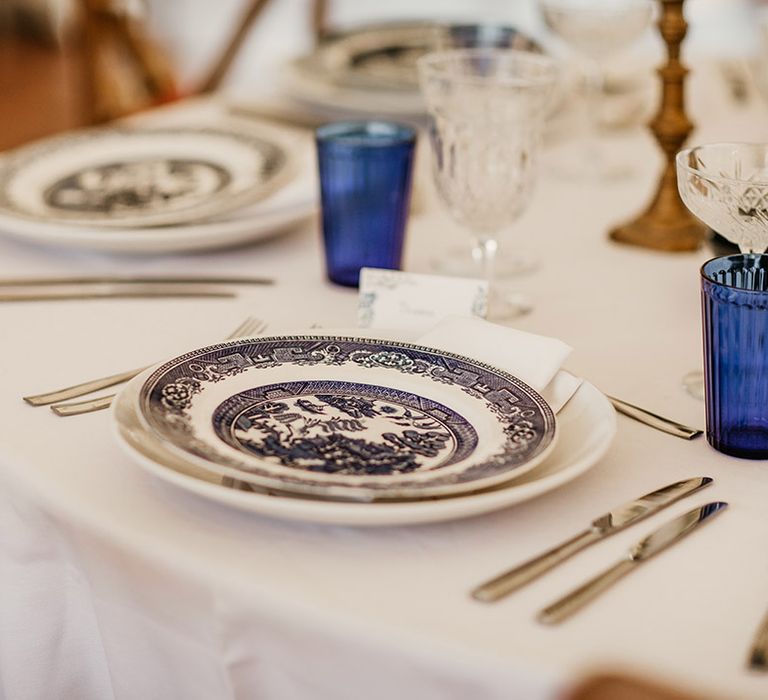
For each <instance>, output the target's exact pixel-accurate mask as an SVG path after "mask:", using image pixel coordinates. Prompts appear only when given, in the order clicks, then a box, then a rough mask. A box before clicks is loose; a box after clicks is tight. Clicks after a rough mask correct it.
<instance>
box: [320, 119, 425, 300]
mask: <svg viewBox="0 0 768 700" xmlns="http://www.w3.org/2000/svg"><path fill="white" fill-rule="evenodd" d="M315 137H316V141H317V160H318V165H319V168H320V198H321V202H322V209H323V239H324V241H325V260H326V269H327V271H328V277H329V278H330V279H331V281H333V282H336V283H337V284H343V285H345V286H348V287H357V286H358V284H359V281H360V268H361V267H380V268H387V269H391V270H398V269H400V263H401V259H402V253H403V239H404V236H405V224H406V220H407V218H408V205H409V202H410V196H411V174H412V170H413V151H414V146H415V143H416V132H415V131H414V130H413V129H412V128H410V127H408V126H403V125H401V124H395V123H392V122H384V121H359V122H336V123H333V124H326V125H325V126H321V127H320V128H319V129H318V130H317V131H316V133H315Z"/></svg>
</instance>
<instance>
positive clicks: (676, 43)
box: [610, 0, 706, 251]
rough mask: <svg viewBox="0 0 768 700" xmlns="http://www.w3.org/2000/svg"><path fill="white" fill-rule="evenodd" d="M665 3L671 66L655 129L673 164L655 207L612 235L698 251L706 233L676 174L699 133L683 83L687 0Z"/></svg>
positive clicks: (663, 25)
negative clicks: (690, 115) (683, 196)
mask: <svg viewBox="0 0 768 700" xmlns="http://www.w3.org/2000/svg"><path fill="white" fill-rule="evenodd" d="M660 1H661V8H662V13H661V19H660V20H659V31H660V33H661V36H662V38H663V39H664V43H665V44H666V47H667V63H666V65H664V66H663V67H662V68H660V69H659V71H658V72H659V75H660V76H661V79H662V93H661V106H660V107H659V111H658V113H657V114H656V116H655V117H654V119H653V121H652V122H651V124H650V127H651V131H653V135H654V136H655V137H656V140H657V141H658V143H659V145H660V146H661V148H662V150H663V151H664V154H665V156H666V159H667V163H666V166H665V168H664V172H663V174H662V176H661V179H660V180H659V185H658V188H657V190H656V195H655V196H654V198H653V200H652V201H651V204H650V206H649V207H648V208H647V209H646V210H645V211H644V212H643V213H642V214H640V216H638V217H637V218H636V219H633V220H632V221H630V222H628V223H626V224H622V225H621V226H618V227H617V228H615V229H614V230H613V231H611V234H610V235H611V238H612V239H613V240H615V241H620V242H622V243H630V244H632V245H637V246H643V247H645V248H654V249H656V250H666V251H686V250H696V249H697V248H698V247H699V246H700V245H701V243H702V241H703V239H704V232H705V230H706V229H705V227H704V225H703V224H702V223H701V222H700V221H699V220H698V219H696V218H695V217H694V216H693V215H692V214H691V213H690V212H689V211H688V209H687V208H686V207H685V205H684V204H683V202H682V200H681V199H680V195H679V194H678V191H677V173H676V171H675V155H676V154H677V152H678V151H679V150H680V148H681V147H682V145H683V143H685V140H686V139H687V138H688V134H690V133H691V131H692V130H693V124H692V123H691V121H690V119H688V117H687V116H686V114H685V107H684V104H683V83H684V80H685V76H686V74H687V73H688V69H687V68H686V67H685V66H683V64H682V63H681V62H680V44H681V43H682V41H683V38H684V37H685V33H686V30H687V28H688V25H687V23H686V21H685V19H684V17H683V4H684V2H685V0H660Z"/></svg>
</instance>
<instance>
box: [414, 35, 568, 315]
mask: <svg viewBox="0 0 768 700" xmlns="http://www.w3.org/2000/svg"><path fill="white" fill-rule="evenodd" d="M418 68H419V77H420V82H421V88H422V92H423V94H424V98H425V102H426V105H427V110H428V114H429V136H430V142H431V144H432V156H433V158H432V165H433V174H434V180H435V184H436V188H437V191H438V194H439V196H440V198H441V199H442V201H443V202H444V204H445V205H446V207H447V208H448V211H449V212H450V214H451V215H452V217H453V218H454V220H455V221H456V222H457V223H459V224H460V225H462V226H464V227H465V228H467V229H468V230H469V231H470V232H471V233H472V236H473V239H474V248H473V258H474V260H475V261H476V263H477V266H478V270H479V271H481V272H482V274H483V275H484V277H485V278H486V279H487V280H488V282H489V287H490V290H491V293H490V299H489V301H490V304H489V315H490V316H493V317H496V318H504V317H510V316H514V315H516V314H519V313H522V312H524V311H526V310H528V307H527V304H526V303H525V301H524V300H522V299H521V298H520V297H519V296H518V297H517V298H515V297H512V296H506V297H505V296H503V295H501V294H500V293H499V291H498V290H497V289H496V288H495V287H494V285H493V277H494V260H495V257H496V251H497V248H498V236H499V234H500V233H501V232H502V231H503V230H504V229H506V228H507V227H509V226H510V225H511V224H512V223H513V222H514V221H515V220H516V219H517V218H518V217H519V216H520V214H521V213H522V212H523V211H524V209H525V208H526V206H527V205H528V202H529V201H530V199H531V194H532V191H533V185H534V181H535V172H536V155H537V149H538V143H539V139H540V131H541V126H542V123H543V118H544V115H545V114H546V112H547V109H548V107H549V104H550V101H551V99H552V94H553V91H554V86H555V82H556V79H557V74H558V71H557V67H556V64H555V62H554V61H552V59H550V58H546V57H544V56H537V55H534V54H532V53H528V52H522V51H514V50H509V49H453V50H448V51H440V52H435V53H431V54H427V55H426V56H423V57H422V58H420V59H419V62H418Z"/></svg>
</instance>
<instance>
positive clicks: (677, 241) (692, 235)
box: [610, 171, 707, 253]
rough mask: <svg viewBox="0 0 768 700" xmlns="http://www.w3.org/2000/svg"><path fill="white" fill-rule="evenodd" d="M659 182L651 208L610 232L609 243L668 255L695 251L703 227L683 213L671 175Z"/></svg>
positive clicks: (701, 237)
mask: <svg viewBox="0 0 768 700" xmlns="http://www.w3.org/2000/svg"><path fill="white" fill-rule="evenodd" d="M669 177H670V174H669V173H665V177H664V178H662V182H661V183H660V186H659V190H658V192H657V193H656V196H655V197H654V198H653V201H652V202H651V205H650V206H649V207H648V209H646V210H645V211H644V212H643V213H642V214H640V215H639V216H638V217H637V218H635V219H633V220H632V221H629V222H627V223H626V224H621V225H620V226H617V227H616V228H614V229H613V230H612V231H611V232H610V237H611V239H612V240H614V241H617V242H619V243H627V244H629V245H637V246H642V247H643V248H651V249H653V250H663V251H665V252H670V253H678V252H685V251H692V250H697V249H698V248H699V246H701V244H702V242H703V240H704V235H705V233H706V230H707V228H706V226H704V224H702V223H701V222H700V221H699V220H698V219H696V218H695V217H694V216H693V215H692V214H691V213H690V212H689V211H688V209H686V207H685V205H684V204H683V202H682V201H681V199H680V196H679V195H678V193H677V181H676V179H675V173H674V171H672V172H671V178H672V181H671V182H668V179H669Z"/></svg>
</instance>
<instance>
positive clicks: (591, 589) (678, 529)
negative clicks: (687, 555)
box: [537, 501, 728, 625]
mask: <svg viewBox="0 0 768 700" xmlns="http://www.w3.org/2000/svg"><path fill="white" fill-rule="evenodd" d="M727 507H728V504H727V503H724V502H722V501H715V502H713V503H707V504H706V505H703V506H700V507H699V508H694V509H693V510H689V511H688V512H687V513H684V514H683V515H680V516H678V517H677V518H675V519H674V520H670V521H669V522H668V523H667V524H666V525H662V526H661V527H660V528H659V529H658V530H654V531H653V532H652V533H651V534H650V535H648V536H647V537H644V538H643V539H642V540H640V541H639V542H638V543H637V544H636V545H635V546H634V547H632V548H631V549H630V550H629V552H627V556H626V557H625V558H624V559H620V560H619V561H618V562H617V563H616V564H614V565H613V566H612V567H611V568H610V569H606V570H605V571H603V572H602V573H601V574H598V575H597V576H595V577H594V578H593V579H590V580H589V581H587V582H586V583H585V584H583V585H582V586H579V587H578V588H577V589H576V590H574V591H571V592H570V593H568V594H567V595H566V596H564V597H563V598H561V599H560V600H558V601H556V602H554V603H552V605H548V606H547V607H546V608H544V609H543V610H542V611H541V612H540V613H539V615H538V618H537V619H538V620H539V622H543V623H544V624H546V625H554V624H557V623H558V622H562V621H563V620H565V619H566V618H568V617H570V616H571V615H573V613H575V612H576V611H577V610H580V609H581V608H582V607H584V606H585V605H586V604H587V603H588V602H589V601H591V600H592V599H594V598H595V597H596V596H597V595H599V594H600V593H601V592H602V591H604V590H605V589H606V588H609V587H610V586H612V585H613V584H614V583H616V581H618V580H619V579H620V578H622V577H624V576H626V575H627V574H628V573H629V572H630V571H632V570H633V569H634V568H635V567H636V566H637V565H638V564H641V563H642V562H644V561H647V560H648V559H650V558H651V557H652V556H654V555H655V554H658V553H659V552H662V551H664V550H665V549H666V548H667V547H669V546H671V545H673V544H674V543H675V542H677V541H678V540H681V539H682V538H683V537H685V536H686V535H687V534H689V533H691V532H693V530H695V529H696V528H697V527H698V526H699V525H701V523H703V522H704V521H705V520H708V519H709V518H711V517H712V516H713V515H717V514H718V513H719V512H720V511H722V510H724V509H725V508H727Z"/></svg>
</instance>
